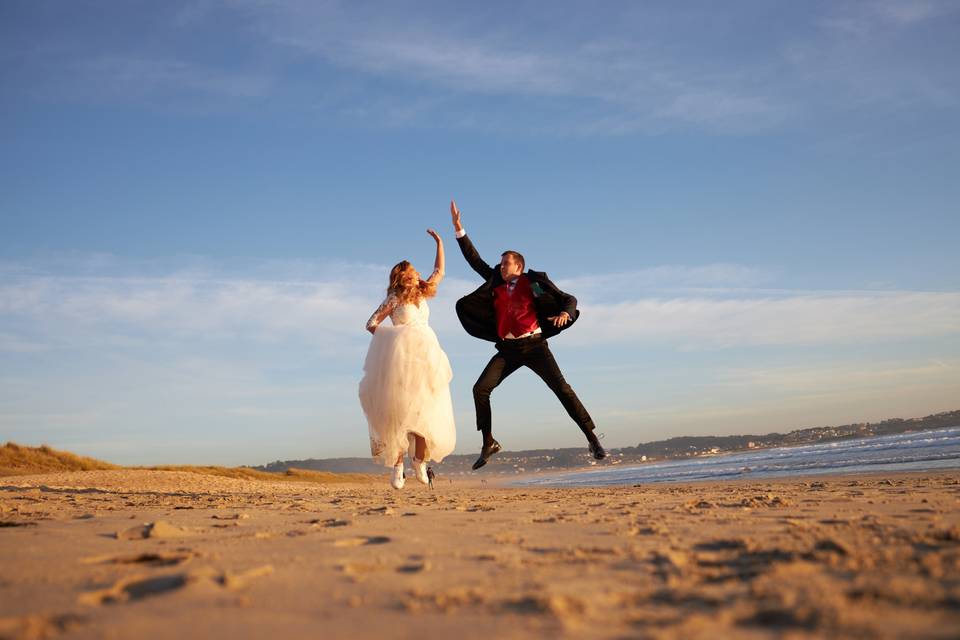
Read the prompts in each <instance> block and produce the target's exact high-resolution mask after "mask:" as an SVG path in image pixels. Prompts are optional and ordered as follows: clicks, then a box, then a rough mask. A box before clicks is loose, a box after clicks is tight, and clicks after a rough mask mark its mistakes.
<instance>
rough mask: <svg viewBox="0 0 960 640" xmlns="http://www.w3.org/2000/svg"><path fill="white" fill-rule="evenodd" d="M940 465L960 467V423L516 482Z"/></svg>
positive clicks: (575, 483) (590, 483)
mask: <svg viewBox="0 0 960 640" xmlns="http://www.w3.org/2000/svg"><path fill="white" fill-rule="evenodd" d="M608 459H610V458H608ZM937 469H960V426H958V427H948V428H946V429H933V430H930V431H918V432H913V433H900V434H897V435H892V436H876V437H871V438H857V439H855V440H840V441H834V442H824V443H819V444H811V445H804V446H798V447H778V448H776V449H760V450H754V451H748V452H743V453H733V454H726V455H713V456H697V457H695V458H683V459H679V460H666V461H663V462H651V463H646V464H640V465H630V466H622V465H616V466H613V465H607V464H605V463H603V462H601V463H599V464H598V465H597V468H595V469H591V470H589V471H575V472H570V473H558V474H551V475H541V476H536V477H532V478H524V479H518V480H515V481H513V482H512V483H511V484H512V485H514V486H547V487H598V486H609V485H632V484H651V483H657V482H690V481H698V480H734V479H740V478H743V479H750V478H777V477H789V476H806V475H816V474H848V473H878V472H883V471H933V470H937Z"/></svg>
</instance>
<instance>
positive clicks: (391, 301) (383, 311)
mask: <svg viewBox="0 0 960 640" xmlns="http://www.w3.org/2000/svg"><path fill="white" fill-rule="evenodd" d="M396 303H397V301H396V299H395V298H394V297H393V296H392V295H391V296H387V299H386V300H384V301H383V303H381V304H380V306H379V307H377V310H376V311H374V312H373V315H372V316H370V319H369V320H367V331H369V332H370V333H376V331H377V327H379V326H380V323H381V322H383V321H384V320H386V319H387V316H389V315H390V314H391V313H392V312H393V308H394V306H396Z"/></svg>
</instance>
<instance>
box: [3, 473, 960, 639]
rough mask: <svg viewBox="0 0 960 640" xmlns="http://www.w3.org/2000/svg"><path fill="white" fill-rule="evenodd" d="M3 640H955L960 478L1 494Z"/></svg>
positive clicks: (189, 479) (57, 483) (161, 484)
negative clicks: (828, 639)
mask: <svg viewBox="0 0 960 640" xmlns="http://www.w3.org/2000/svg"><path fill="white" fill-rule="evenodd" d="M0 524H2V526H0V638H56V637H65V638H177V639H179V640H182V639H184V638H194V637H220V638H261V637H269V636H274V637H323V638H348V637H349V638H366V637H379V638H391V639H398V638H420V637H427V638H449V637H456V638H458V640H464V639H467V638H497V639H501V638H524V637H544V636H550V637H554V638H557V637H570V638H581V637H586V638H644V637H650V638H711V639H715V638H723V637H746V638H753V637H756V638H764V637H798V638H802V637H880V638H887V637H889V638H956V637H960V472H937V473H919V474H902V475H890V476H887V477H867V476H834V477H829V478H825V477H819V478H805V479H786V480H766V481H756V480H754V481H740V482H713V483H704V484H687V485H647V486H638V487H616V488H602V489H566V488H565V489H542V488H537V489H527V488H523V489H517V488H509V487H499V486H493V485H476V484H475V485H470V486H468V485H465V484H462V483H455V484H450V483H448V482H446V480H445V479H443V478H441V479H440V481H439V482H438V483H437V488H436V489H435V490H434V491H431V490H430V489H428V488H426V487H425V486H423V485H420V484H419V483H417V482H416V481H415V480H414V479H412V478H411V479H408V481H407V486H406V487H405V488H404V489H403V490H402V491H394V490H393V489H391V488H390V487H389V486H387V485H386V478H384V483H383V484H382V485H377V486H369V485H363V486H362V485H329V486H324V485H315V484H298V483H290V482H286V483H268V482H256V481H244V480H235V479H230V478H217V477H211V476H201V475H197V474H193V473H189V472H165V471H147V470H117V471H86V472H70V473H56V474H48V475H42V476H19V477H7V478H0Z"/></svg>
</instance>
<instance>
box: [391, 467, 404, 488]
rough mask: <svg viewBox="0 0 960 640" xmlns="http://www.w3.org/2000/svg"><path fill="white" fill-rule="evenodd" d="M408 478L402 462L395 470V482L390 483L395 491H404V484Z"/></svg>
mask: <svg viewBox="0 0 960 640" xmlns="http://www.w3.org/2000/svg"><path fill="white" fill-rule="evenodd" d="M406 480H407V477H406V475H405V473H404V469H403V463H402V462H401V463H400V464H398V465H397V466H395V467H394V468H393V480H391V481H390V484H392V485H393V488H394V489H403V483H404V482H406Z"/></svg>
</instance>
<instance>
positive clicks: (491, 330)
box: [457, 236, 580, 342]
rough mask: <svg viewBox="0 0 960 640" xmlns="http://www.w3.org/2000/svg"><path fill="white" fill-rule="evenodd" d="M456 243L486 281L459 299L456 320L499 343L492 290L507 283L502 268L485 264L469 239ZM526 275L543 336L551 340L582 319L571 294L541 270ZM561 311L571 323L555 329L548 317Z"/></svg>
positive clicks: (471, 331) (466, 327)
mask: <svg viewBox="0 0 960 640" xmlns="http://www.w3.org/2000/svg"><path fill="white" fill-rule="evenodd" d="M457 244H459V245H460V251H461V252H463V257H464V258H466V259H467V263H468V264H469V265H470V266H471V267H472V268H473V270H474V271H476V272H477V273H478V274H480V277H481V278H483V279H484V280H485V282H484V283H483V284H482V285H480V287H479V288H478V289H477V290H476V291H474V292H473V293H470V294H468V295H466V296H464V297H462V298H460V299H459V300H457V317H458V318H460V324H462V325H463V328H464V329H466V330H467V333H469V334H470V335H472V336H474V337H476V338H480V339H482V340H489V341H490V342H499V341H500V336H499V335H497V313H496V310H495V309H494V306H493V290H494V289H496V288H497V287H499V286H500V285H502V284H504V281H503V278H502V277H501V276H500V267H499V265H498V266H496V267H494V266H491V265H488V264H487V263H486V262H484V261H483V259H482V258H481V257H480V254H479V253H477V249H476V247H474V246H473V243H472V242H470V238H468V237H467V236H463V237H462V238H457ZM525 275H526V276H527V278H529V280H530V285H531V286H532V287H533V295H534V299H533V304H534V308H535V310H536V313H537V321H538V322H539V323H540V329H541V331H543V336H544V337H545V338H550V337H553V336H555V335H557V334H558V333H560V332H561V331H565V330H566V329H568V328H570V326H572V325H573V323H574V322H576V320H577V318H578V317H579V316H580V312H579V311H578V310H577V299H576V298H574V297H573V296H572V295H570V294H569V293H564V292H563V291H560V289H558V288H557V286H556V285H555V284H553V283H552V282H550V278H548V277H547V274H545V273H544V272H542V271H533V270H529V271H527V272H526V274H525ZM561 311H566V312H567V315H568V316H570V322H568V323H567V324H566V325H565V326H563V327H555V326H553V323H552V322H550V321H549V320H547V318H549V317H551V316H555V315H557V314H559V313H560V312H561Z"/></svg>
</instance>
